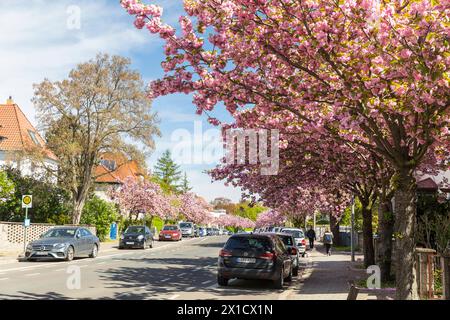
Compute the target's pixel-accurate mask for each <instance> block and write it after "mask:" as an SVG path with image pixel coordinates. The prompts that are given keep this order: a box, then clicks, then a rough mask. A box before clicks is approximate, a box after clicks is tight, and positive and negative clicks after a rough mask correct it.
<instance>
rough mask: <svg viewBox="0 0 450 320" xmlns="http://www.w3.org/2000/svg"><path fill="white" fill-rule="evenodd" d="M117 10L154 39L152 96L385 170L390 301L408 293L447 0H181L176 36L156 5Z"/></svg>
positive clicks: (441, 105)
mask: <svg viewBox="0 0 450 320" xmlns="http://www.w3.org/2000/svg"><path fill="white" fill-rule="evenodd" d="M121 3H122V6H123V7H124V8H125V9H126V10H127V11H128V12H129V13H130V14H132V15H135V16H136V21H135V25H136V27H137V28H144V27H146V28H147V29H148V30H149V31H150V32H151V33H154V34H158V35H159V36H160V37H161V38H162V39H164V40H165V41H166V45H165V48H164V51H165V54H166V55H167V58H166V60H165V61H164V62H163V63H162V67H163V68H164V71H165V72H166V75H165V76H164V77H163V78H162V79H160V80H156V81H154V82H152V84H151V86H150V91H151V97H152V98H156V97H158V96H161V95H167V94H170V93H175V92H183V93H194V100H193V102H194V104H195V105H196V106H197V112H198V113H202V112H209V111H211V110H212V109H214V107H215V106H216V105H217V104H218V103H219V102H221V103H223V104H224V105H225V107H226V108H227V110H228V111H229V112H230V114H231V115H234V114H235V113H236V112H238V110H240V109H244V108H252V109H254V110H256V111H257V114H258V115H259V116H260V117H265V116H267V115H272V117H271V121H274V122H276V121H277V120H276V119H285V118H289V119H292V120H293V121H295V122H297V123H301V124H305V125H309V126H311V127H315V126H317V127H318V128H317V130H318V132H320V131H319V130H326V131H327V132H328V133H330V134H332V135H334V136H335V137H336V138H339V139H342V140H343V141H349V142H351V143H353V144H357V145H359V146H361V147H362V148H364V149H365V150H366V151H367V152H370V153H372V154H375V155H376V156H378V157H382V158H383V159H384V160H386V161H387V162H389V163H390V165H391V166H392V168H393V169H394V177H393V180H394V182H395V183H394V185H395V188H394V197H395V202H394V211H395V216H396V219H395V237H396V241H395V244H396V252H397V257H396V258H397V259H398V261H402V263H398V264H397V269H396V282H397V298H399V299H410V298H415V297H416V289H415V287H414V284H415V274H414V268H413V265H414V256H413V255H414V247H415V232H414V230H415V220H416V219H415V211H416V203H415V199H416V181H415V172H416V170H417V168H418V167H419V166H420V165H423V163H424V162H426V161H427V160H428V159H431V158H436V159H437V160H438V161H444V160H445V159H446V157H448V150H449V149H450V148H449V147H450V139H449V129H448V128H449V122H450V117H449V105H450V94H449V92H450V90H449V68H450V56H449V55H448V52H449V46H450V41H449V40H448V38H449V26H448V23H449V16H450V1H448V0H438V1H430V0H415V1H408V2H404V1H401V0H393V1H384V2H382V3H381V4H379V2H378V1H375V0H352V1H344V2H340V1H325V0H305V1H288V0H274V1H264V0H263V1H250V0H226V1H217V0H202V1H200V0H190V1H187V0H186V1H185V2H184V7H185V10H186V12H187V14H188V16H190V17H187V16H183V17H180V26H181V33H179V34H177V32H176V29H175V28H174V27H172V26H169V25H167V24H165V23H164V22H163V21H162V19H161V16H162V9H161V8H160V7H158V6H155V5H145V4H143V3H141V2H140V1H137V0H122V1H121ZM375 3H376V4H379V6H378V7H379V8H378V10H376V11H375V13H374V10H373V8H374V4H375ZM194 22H195V25H194ZM273 115H276V116H277V117H274V116H273ZM210 121H211V123H214V124H218V123H219V120H218V119H214V118H211V119H210ZM324 122H325V123H326V125H323V123H324ZM321 143H327V141H321ZM430 153H433V154H434V155H435V156H434V157H427V154H430Z"/></svg>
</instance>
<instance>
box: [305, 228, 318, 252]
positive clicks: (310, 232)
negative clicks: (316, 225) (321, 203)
mask: <svg viewBox="0 0 450 320" xmlns="http://www.w3.org/2000/svg"><path fill="white" fill-rule="evenodd" d="M306 237H307V238H308V239H309V248H310V249H312V248H314V240H316V232H315V231H314V229H313V227H310V229H309V230H308V231H307V232H306Z"/></svg>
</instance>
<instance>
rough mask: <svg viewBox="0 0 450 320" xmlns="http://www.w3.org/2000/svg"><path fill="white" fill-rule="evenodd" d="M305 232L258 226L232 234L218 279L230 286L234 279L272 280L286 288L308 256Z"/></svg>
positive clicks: (276, 286)
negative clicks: (246, 231) (230, 281)
mask: <svg viewBox="0 0 450 320" xmlns="http://www.w3.org/2000/svg"><path fill="white" fill-rule="evenodd" d="M305 253H306V242H305V237H304V232H303V230H301V229H297V228H283V227H279V228H276V229H275V228H271V229H267V228H266V229H258V230H254V231H253V232H252V233H240V234H235V235H233V236H231V237H230V238H229V239H228V241H227V242H226V243H225V245H224V246H223V248H222V250H221V251H220V253H219V259H218V274H217V282H218V284H219V285H220V286H227V285H228V281H229V280H230V279H233V278H237V279H248V280H255V279H261V280H272V281H273V284H274V287H275V288H277V289H282V288H283V285H284V283H285V282H290V281H292V277H293V276H297V275H298V272H299V268H300V256H303V257H304V256H305Z"/></svg>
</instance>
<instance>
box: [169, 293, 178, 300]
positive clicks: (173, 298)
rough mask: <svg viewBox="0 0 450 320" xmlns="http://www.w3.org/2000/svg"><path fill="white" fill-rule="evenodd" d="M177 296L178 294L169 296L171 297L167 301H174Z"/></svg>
mask: <svg viewBox="0 0 450 320" xmlns="http://www.w3.org/2000/svg"><path fill="white" fill-rule="evenodd" d="M179 296H180V295H179V294H175V295H173V296H171V297H170V298H169V300H175V299H176V298H178V297H179Z"/></svg>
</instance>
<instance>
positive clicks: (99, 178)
mask: <svg viewBox="0 0 450 320" xmlns="http://www.w3.org/2000/svg"><path fill="white" fill-rule="evenodd" d="M101 159H102V160H112V161H115V163H116V169H115V170H111V169H110V168H107V167H106V166H105V165H103V164H100V165H99V166H97V167H96V168H95V171H94V176H95V177H96V179H95V182H97V183H111V184H120V183H122V181H124V180H126V179H127V178H129V177H131V178H134V179H136V180H137V179H138V178H139V177H141V176H143V175H144V171H143V169H142V168H141V167H140V166H139V164H138V162H137V161H135V160H128V159H127V158H126V157H125V156H124V155H121V154H103V155H102V156H101Z"/></svg>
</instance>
